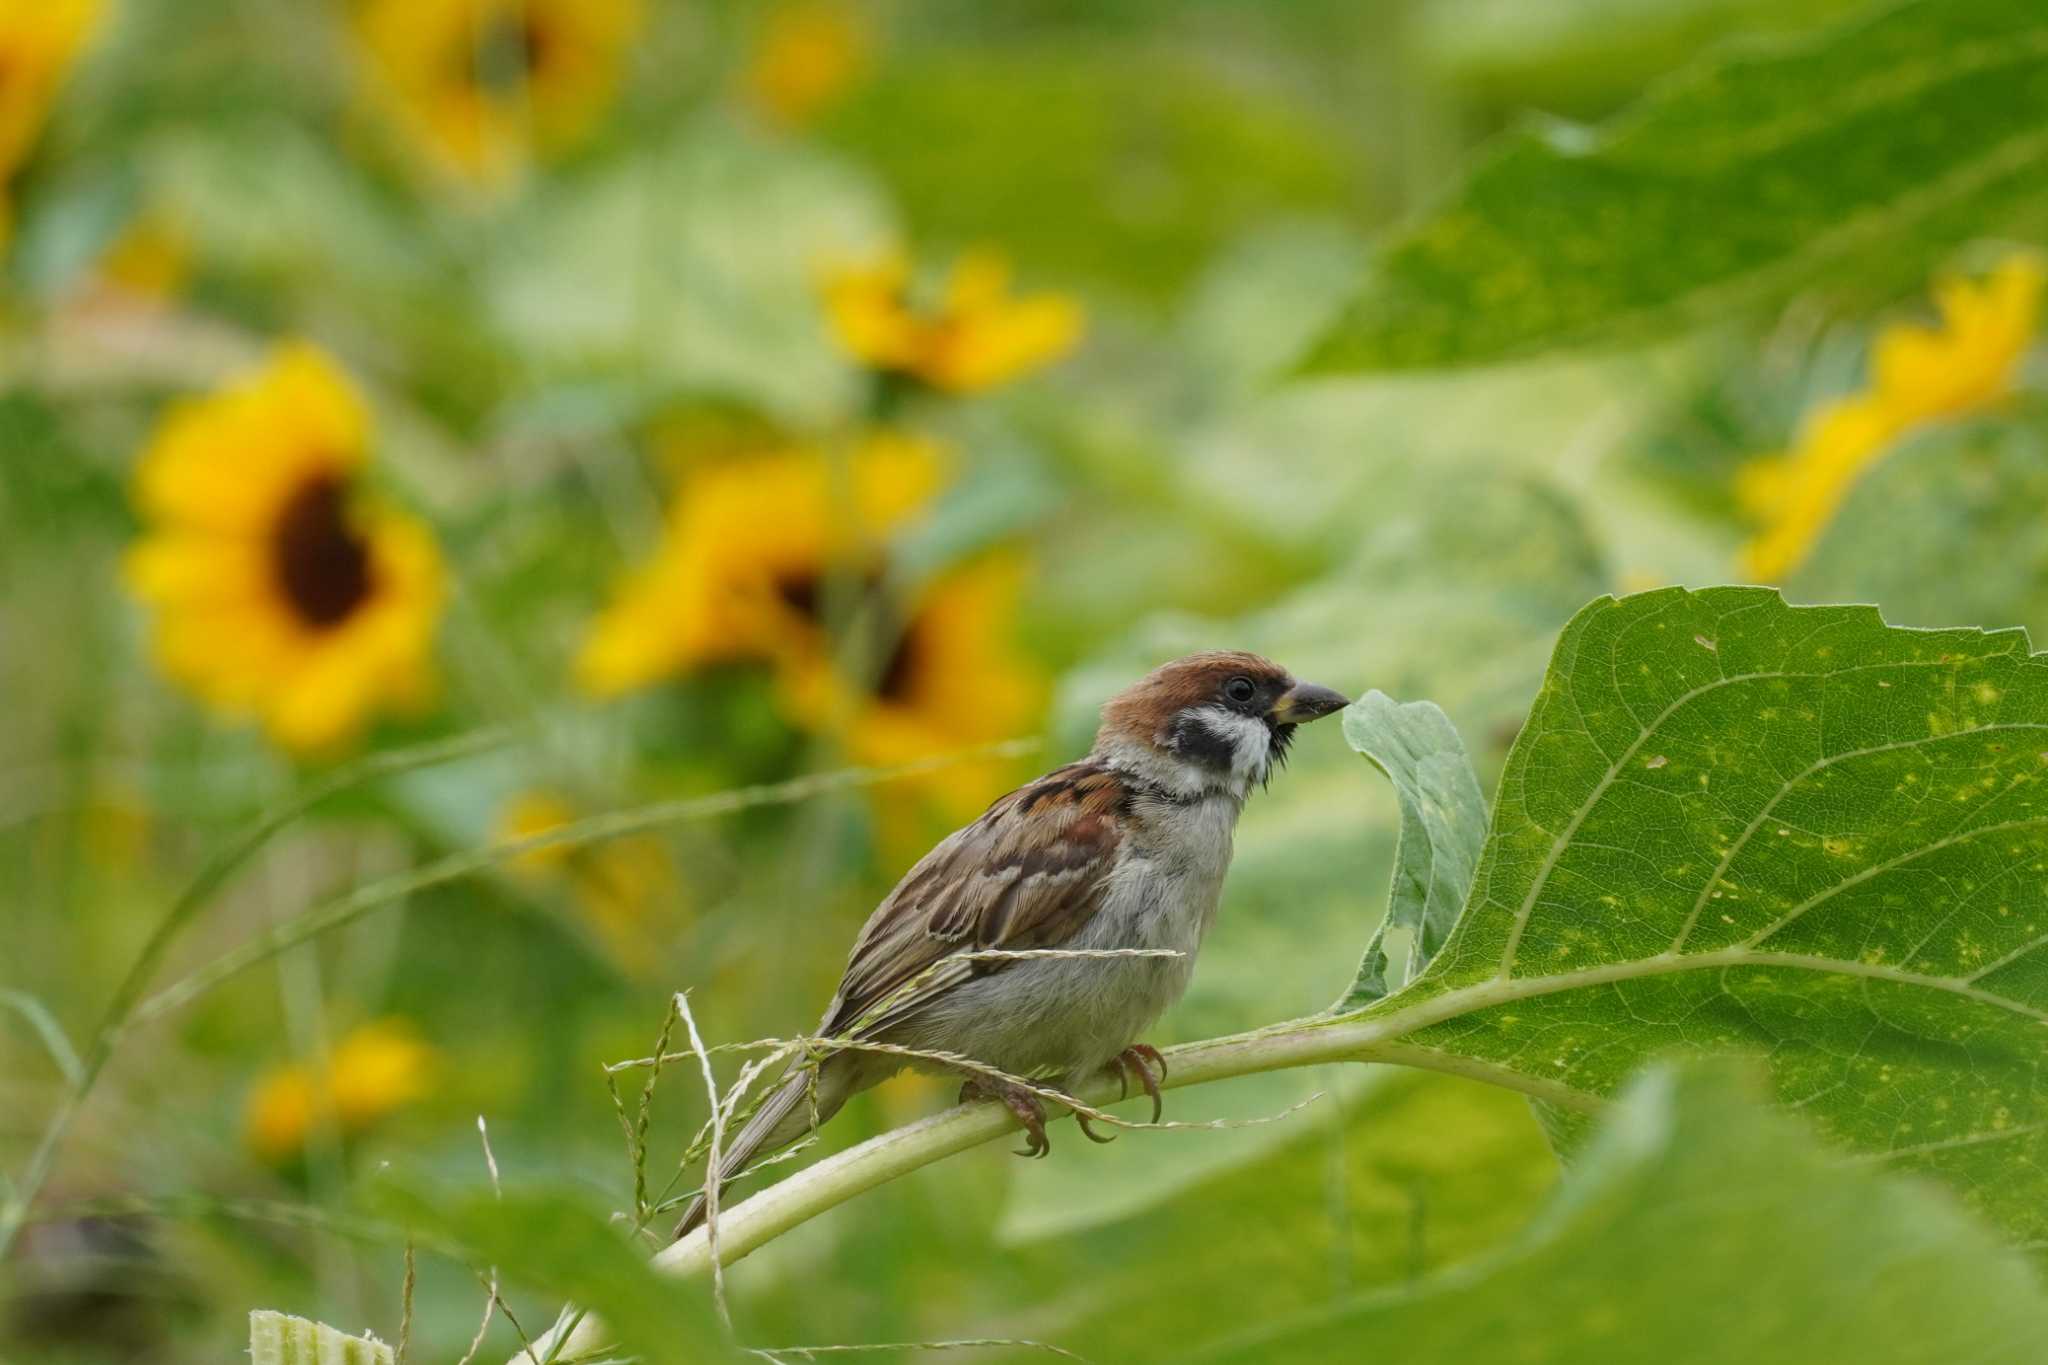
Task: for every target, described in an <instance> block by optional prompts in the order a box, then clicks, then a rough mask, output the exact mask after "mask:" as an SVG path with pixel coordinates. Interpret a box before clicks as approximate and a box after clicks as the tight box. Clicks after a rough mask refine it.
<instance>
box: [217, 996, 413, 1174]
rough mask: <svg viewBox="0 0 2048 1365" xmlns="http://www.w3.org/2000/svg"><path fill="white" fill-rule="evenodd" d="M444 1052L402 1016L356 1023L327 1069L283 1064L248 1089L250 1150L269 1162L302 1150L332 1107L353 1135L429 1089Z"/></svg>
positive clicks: (336, 1118)
mask: <svg viewBox="0 0 2048 1365" xmlns="http://www.w3.org/2000/svg"><path fill="white" fill-rule="evenodd" d="M438 1070H439V1057H438V1055H437V1054H436V1053H435V1051H434V1049H433V1048H432V1047H431V1046H429V1045H428V1044H427V1043H426V1042H425V1041H424V1040H422V1039H421V1038H420V1036H419V1035H418V1034H417V1033H416V1032H415V1031H414V1030H413V1028H412V1026H411V1025H409V1024H407V1023H406V1022H405V1021H403V1020H400V1019H383V1020H378V1021H376V1022H374V1023H369V1024H365V1025H363V1026H362V1027H360V1028H358V1029H355V1030H354V1031H352V1032H351V1033H349V1034H348V1036H347V1037H345V1038H343V1039H342V1040H341V1042H340V1043H339V1044H338V1045H336V1047H335V1049H334V1053H333V1056H332V1057H330V1058H329V1059H328V1065H327V1067H326V1069H325V1070H317V1069H316V1068H314V1067H312V1066H309V1065H307V1064H306V1063H303V1062H294V1063H291V1064H289V1065H286V1066H282V1067H278V1068H277V1069H276V1070H274V1071H271V1072H270V1073H269V1074H267V1075H265V1076H264V1077H263V1078H262V1079H261V1080H259V1081H258V1082H257V1084H256V1087H255V1089H254V1090H252V1091H251V1092H250V1094H249V1101H248V1106H247V1109H246V1110H245V1111H244V1121H243V1131H244V1133H245V1134H246V1136H247V1140H248V1143H249V1147H250V1150H252V1151H254V1152H255V1153H256V1154H257V1155H258V1156H260V1157H262V1158H263V1159H264V1160H266V1161H284V1160H288V1159H290V1158H292V1157H294V1156H297V1155H298V1154H299V1153H301V1152H303V1151H304V1150H305V1147H306V1139H307V1138H308V1136H309V1135H310V1134H311V1133H312V1131H313V1124H314V1123H315V1121H316V1120H317V1119H318V1118H319V1117H320V1116H321V1115H322V1114H323V1113H325V1114H331V1115H332V1116H333V1120H334V1123H335V1127H336V1128H337V1130H338V1131H339V1132H340V1133H341V1134H342V1135H343V1136H348V1137H353V1136H355V1135H356V1134H359V1133H362V1132H366V1131H367V1130H369V1129H370V1128H372V1127H374V1126H376V1124H377V1123H379V1122H380V1121H381V1120H383V1119H384V1118H386V1117H387V1116H388V1115H390V1114H392V1113H395V1112H396V1111H398V1110H400V1109H403V1108H404V1107H405V1106H407V1105H409V1104H412V1103H413V1102H415V1101H416V1100H419V1099H421V1098H423V1097H424V1096H425V1095H426V1094H427V1093H428V1091H429V1090H430V1089H431V1088H432V1086H433V1082H434V1077H435V1073H436V1072H437V1071H438Z"/></svg>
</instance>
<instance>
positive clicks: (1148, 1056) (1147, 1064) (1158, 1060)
mask: <svg viewBox="0 0 2048 1365" xmlns="http://www.w3.org/2000/svg"><path fill="white" fill-rule="evenodd" d="M1110 1066H1111V1067H1112V1068H1114V1069H1115V1071H1116V1077H1117V1082H1118V1084H1119V1085H1121V1086H1122V1087H1123V1095H1119V1096H1118V1097H1117V1098H1118V1099H1122V1098H1123V1096H1124V1095H1128V1094H1130V1093H1131V1086H1130V1080H1131V1077H1133V1076H1136V1077H1137V1079H1138V1084H1139V1085H1140V1086H1142V1087H1144V1090H1145V1093H1146V1094H1147V1095H1150V1096H1151V1097H1152V1122H1154V1123H1157V1122H1159V1116H1160V1115H1161V1114H1163V1113H1165V1112H1166V1101H1165V1100H1164V1099H1162V1098H1161V1097H1160V1094H1159V1083H1160V1082H1161V1081H1163V1080H1165V1079H1166V1058H1165V1057H1163V1056H1161V1055H1160V1052H1159V1049H1158V1048H1156V1047H1153V1046H1152V1045H1151V1044H1150V1043H1133V1044H1131V1045H1130V1046H1129V1047H1127V1048H1125V1049H1124V1050H1123V1051H1122V1052H1119V1053H1117V1055H1116V1056H1115V1058H1113V1059H1112V1060H1111V1061H1110ZM1155 1066H1156V1067H1158V1068H1159V1074H1158V1075H1157V1076H1154V1075H1153V1074H1152V1068H1153V1067H1155Z"/></svg>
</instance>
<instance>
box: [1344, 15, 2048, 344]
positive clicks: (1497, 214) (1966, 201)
mask: <svg viewBox="0 0 2048 1365" xmlns="http://www.w3.org/2000/svg"><path fill="white" fill-rule="evenodd" d="M2044 107H2048V11H2044V10H2043V9H2042V8H2041V7H2040V6H2039V5H2036V4H2031V3H2027V0H1947V2H1946V3H1934V2H1933V0H1923V3H1918V4H1908V5H1903V6H1900V7H1899V8H1897V9H1894V10H1891V11H1888V12H1884V13H1881V14H1879V15H1878V16H1876V17H1875V18H1872V19H1870V20H1868V21H1867V22H1858V23H1854V24H1850V25H1846V26H1843V27H1840V28H1837V29H1835V30H1832V31H1830V32H1829V33H1827V34H1826V35H1824V36H1822V37H1820V38H1818V39H1816V40H1814V41H1810V42H1801V43H1798V44H1796V45H1790V46H1786V47H1783V48H1774V49H1770V50H1767V51H1764V52H1760V53H1744V54H1740V55H1732V56H1727V57H1723V58H1720V59H1717V60H1714V61H1711V62H1708V63H1707V64H1705V65H1702V66H1700V67H1698V68H1696V69H1695V70H1693V71H1692V72H1691V73H1689V74H1688V75H1687V76H1685V77H1684V78H1683V79H1680V80H1678V81H1675V82H1673V83H1672V84H1670V85H1668V86H1666V87H1663V88H1661V89H1660V90H1659V91H1658V92H1657V93H1656V94H1654V95H1652V96H1651V97H1649V98H1648V99H1646V100H1645V101H1644V102H1643V103H1642V104H1640V105H1638V106H1637V107H1636V108H1635V109H1634V110H1633V111H1632V112H1631V113H1629V114H1628V115H1627V116H1625V117H1623V118H1620V119H1618V120H1616V121H1615V122H1613V123H1612V124H1610V125H1608V126H1606V127H1605V128H1602V129H1600V130H1598V131H1592V132H1589V131H1585V130H1581V129H1576V128H1565V127H1562V126H1552V127H1548V128H1539V129H1531V130H1527V131H1524V132H1521V133H1518V134H1515V135H1514V136H1511V137H1509V138H1507V139H1506V140H1505V141H1504V143H1503V144H1502V145H1501V146H1500V147H1499V148H1497V149H1496V150H1495V151H1494V152H1493V153H1492V154H1491V155H1490V156H1488V157H1487V158H1486V159H1485V160H1484V161H1482V162H1481V163H1480V165H1479V166H1478V167H1477V169H1475V170H1474V171H1473V173H1472V174H1471V176H1470V177H1469V178H1468V179H1467V181H1466V183H1465V184H1464V186H1463V187H1462V188H1461V189H1460V190H1459V191H1457V193H1456V194H1455V195H1454V196H1453V197H1452V198H1451V200H1450V202H1449V203H1448V204H1446V205H1445V206H1444V207H1443V208H1441V209H1439V210H1438V211H1437V212H1436V213H1434V214H1433V215H1432V216H1430V217H1429V218H1427V219H1426V220H1425V221H1423V222H1422V223H1421V224H1420V225H1418V226H1417V227H1415V228H1414V229H1413V230H1411V231H1410V232H1408V233H1406V234H1404V235H1403V236H1401V237H1400V238H1399V239H1397V240H1396V241H1395V242H1393V243H1392V244H1391V245H1390V246H1388V247H1387V248H1386V250H1385V251H1384V252H1383V253H1382V254H1381V255H1380V257H1379V259H1378V260H1377V262H1376V263H1375V265H1374V267H1373V269H1372V271H1371V274H1370V276H1369V278H1368V279H1367V280H1366V282H1365V284H1364V287H1363V290H1362V292H1361V294H1360V296H1359V297H1358V298H1357V299H1356V300H1355V301H1354V303H1353V304H1352V306H1351V307H1350V309H1349V310H1348V311H1347V312H1346V313H1345V315H1344V317H1343V318H1342V319H1341V320H1340V321H1339V323H1338V324H1337V326H1336V327H1335V328H1333V329H1332V330H1331V331H1330V332H1329V334H1328V335H1327V336H1325V337H1324V339H1323V341H1322V344H1321V346H1320V348H1319V349H1318V350H1317V351H1316V352H1315V354H1314V355H1313V356H1312V357H1311V360H1310V366H1311V368H1315V369H1323V370H1341V369H1360V368H1376V367H1385V366H1427V365H1446V364H1460V363H1468V362H1474V361H1486V360H1494V359H1499V358H1502V357H1506V356H1512V355H1518V354H1525V353H1530V352H1534V351H1540V350H1545V349H1549V348H1554V347H1559V346H1566V345H1576V344H1580V343H1585V342H1590V341H1595V340H1608V341H1611V340H1619V339H1622V338H1626V337H1640V336H1646V335H1653V334H1656V333H1659V332H1666V331H1670V330H1673V329H1676V328H1679V327H1682V326H1685V325H1688V324H1690V323H1694V322H1697V321H1700V320H1702V319H1706V318H1711V317H1716V316H1720V315H1723V314H1726V313H1729V312H1731V311H1733V310H1736V309H1740V308H1744V307H1752V306H1762V305H1766V304H1769V303H1771V302H1773V301H1775V300H1779V299H1782V298H1784V297H1786V296H1787V295H1789V294H1791V293H1792V292H1794V291H1797V290H1802V289H1810V288H1813V287H1815V286H1816V285H1818V284H1821V283H1823V282H1827V281H1833V282H1845V283H1853V284H1854V286H1855V287H1856V288H1858V289H1859V290H1863V291H1885V290H1888V289H1893V288H1898V287H1902V286H1904V285H1905V284H1907V283H1909V282H1911V281H1915V280H1917V279H1919V278H1921V277H1922V276H1924V275H1925V274H1926V272H1927V270H1928V268H1929V267H1930V265H1931V264H1932V263H1934V262H1935V261H1936V260H1937V259H1938V258H1939V257H1940V256H1941V255H1942V254H1943V253H1945V252H1946V251H1948V250H1950V249H1951V248H1953V247H1954V246H1955V245H1956V244H1958V243H1960V242H1963V241H1966V240H1968V239H1970V238H1972V237H1976V236H1981V235H1984V234H1988V233H1996V232H1998V231H2000V230H2001V229H2004V228H2008V227H2011V226H2013V225H2014V224H2016V223H2021V222H2030V221H2037V218H2036V215H2038V214H2039V212H2040V210H2041V209H2042V207H2043V199H2044V190H2043V186H2044V184H2048V179H2044V177H2043V175H2042V171H2043V169H2044V167H2048V122H2044V121H2043V119H2042V118H2041V117H2039V114H2038V111H2040V110H2041V109H2043V108H2044Z"/></svg>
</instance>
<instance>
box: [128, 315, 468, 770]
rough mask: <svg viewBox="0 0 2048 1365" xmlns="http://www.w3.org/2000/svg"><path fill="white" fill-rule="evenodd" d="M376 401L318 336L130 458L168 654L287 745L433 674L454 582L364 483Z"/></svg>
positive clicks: (179, 415) (206, 401) (194, 685)
mask: <svg viewBox="0 0 2048 1365" xmlns="http://www.w3.org/2000/svg"><path fill="white" fill-rule="evenodd" d="M367 442H368V415H367V413H366V412H365V411H364V408H363V404H362V401H361V399H360V398H359V397H358V396H357V394H356V392H355V390H354V389H353V388H352V387H351V386H350V384H349V382H348V381H347V379H346V378H345V377H344V376H343V375H342V374H341V373H340V372H339V371H338V370H337V369H336V368H335V366H334V365H333V363H332V362H331V361H329V360H328V359H327V358H326V357H325V356H324V355H323V354H322V353H321V352H319V351H318V350H316V349H314V348H313V347H311V346H307V345H290V346H284V347H281V348H279V349H278V351H277V352H276V353H275V354H274V355H273V356H272V358H271V359H270V360H269V362H268V363H267V364H265V365H264V366H263V367H261V368H260V369H258V370H256V371H255V372H254V373H252V374H249V375H247V376H245V377H243V378H241V379H240V380H238V381H237V382H235V383H233V384H231V385H229V386H228V387H227V388H225V389H223V390H222V391H220V392H218V393H216V394H213V395H211V396H209V397H206V398H202V399H197V400H190V401H187V402H185V403H182V404H180V405H178V406H176V407H174V408H173V409H172V410H171V412H170V413H169V414H168V415H167V416H166V417H165V418H164V419H163V421H162V422H161V423H160V424H159V425H158V427H157V430H156V433H155V435H154V436H153V437H152V439H151V441H150V444H149V447H148V448H147V449H146V450H145V451H144V452H143V455H142V458H141V461H140V462H139V464H138V465H137V468H136V474H135V493H136V501H137V503H138V505H139V507H140V510H141V512H142V515H143V518H144V520H145V522H147V523H148V530H147V532H146V533H145V534H144V536H143V537H142V539H141V540H140V541H139V542H138V543H137V544H136V545H135V546H134V547H133V549H131V550H130V552H129V556H128V562H127V565H126V577H127V581H128V585H129V588H130V590H131V591H132V592H134V594H135V595H136V596H137V597H138V598H140V599H141V600H142V601H143V602H145V603H147V604H149V605H150V606H152V607H155V608H156V609H157V621H156V656H157V660H158V663H159V665H160V666H161V667H162V668H163V670H164V672H165V673H167V674H168V675H169V676H171V677H172V678H174V679H176V680H177V681H178V682H180V683H182V684H183V685H184V686H185V687H187V688H188V689H190V690H191V691H192V692H193V693H194V694H196V695H197V696H198V697H199V698H200V699H201V700H203V701H205V702H206V703H207V704H208V705H210V706H212V707H213V708H214V709H215V710H216V711H218V712H220V713H222V714H224V715H229V716H235V717H247V716H253V717H256V718H260V719H261V720H262V722H263V723H264V725H265V727H266V728H267V729H268V731H269V733H270V735H271V737H272V738H273V739H274V740H275V741H276V742H277V743H279V744H281V745H283V746H285V747H286V748H289V749H292V750H296V751H300V752H307V751H312V750H318V749H323V748H327V747H329V746H332V745H334V744H336V743H338V742H340V741H342V740H344V739H346V738H348V737H349V736H350V735H351V734H353V733H354V732H355V731H356V730H358V729H359V728H360V727H361V726H362V724H363V723H364V721H365V720H366V719H367V718H368V716H369V715H370V713H371V712H372V711H373V710H376V709H377V708H379V707H381V706H384V705H386V704H391V703H399V704H405V703H413V702H417V701H418V700H419V699H421V698H422V697H423V695H424V694H425V692H426V690H427V688H428V685H429V684H428V678H429V660H428V654H429V651H430V648H431V645H432V642H433V636H434V627H435V623H436V620H437V618H438V617H439V615H440V608H441V601H442V595H443V589H442V578H441V560H440V553H439V551H438V550H437V549H436V548H435V545H434V541H433V538H432V536H431V535H430V534H429V533H428V531H427V529H426V528H425V527H424V526H422V525H421V524H420V523H419V522H417V521H415V520H413V519H411V518H410V517H406V516H404V515H402V514H400V513H398V512H396V511H393V510H391V509H389V508H387V507H385V506H383V505H381V504H379V503H377V502H376V501H375V500H373V499H372V498H370V497H369V496H367V495H366V494H364V493H363V492H361V491H360V489H359V488H358V486H357V485H358V475H359V474H360V472H361V470H362V468H363V465H364V464H365V462H366V460H367V458H368V454H367Z"/></svg>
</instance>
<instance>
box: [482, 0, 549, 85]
mask: <svg viewBox="0 0 2048 1365" xmlns="http://www.w3.org/2000/svg"><path fill="white" fill-rule="evenodd" d="M523 8H524V7H523V6H522V9H523ZM550 43H551V39H550V37H549V34H548V30H547V26H546V25H544V24H542V23H541V22H540V21H539V20H537V19H535V18H534V17H533V16H532V15H530V14H525V13H514V14H500V15H498V16H497V17H495V18H493V19H492V20H491V21H490V22H489V23H488V24H486V25H485V27H484V31H483V32H482V33H481V34H480V35H478V37H477V44H476V80H477V84H478V85H481V86H482V87H483V88H484V89H486V90H492V91H496V92H498V93H500V94H506V93H510V92H512V91H515V90H517V89H518V88H519V87H520V86H521V85H523V84H525V83H526V81H527V80H529V79H530V78H531V77H532V75H533V73H534V72H536V71H538V70H539V69H540V68H541V67H542V65H544V64H545V63H546V61H547V59H548V48H549V46H550Z"/></svg>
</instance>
